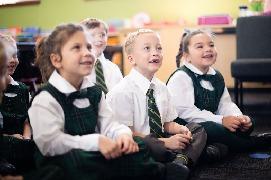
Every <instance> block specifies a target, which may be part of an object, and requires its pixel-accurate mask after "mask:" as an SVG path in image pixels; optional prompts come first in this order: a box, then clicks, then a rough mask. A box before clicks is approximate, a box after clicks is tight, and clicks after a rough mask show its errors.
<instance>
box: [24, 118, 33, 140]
mask: <svg viewBox="0 0 271 180" xmlns="http://www.w3.org/2000/svg"><path fill="white" fill-rule="evenodd" d="M31 134H32V132H31V126H30V123H29V121H28V119H26V120H25V121H24V131H23V137H24V139H31Z"/></svg>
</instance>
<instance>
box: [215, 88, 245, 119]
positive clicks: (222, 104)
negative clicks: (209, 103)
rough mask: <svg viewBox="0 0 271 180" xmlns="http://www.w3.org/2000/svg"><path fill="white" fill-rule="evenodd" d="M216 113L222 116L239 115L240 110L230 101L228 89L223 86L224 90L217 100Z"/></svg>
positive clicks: (240, 113)
mask: <svg viewBox="0 0 271 180" xmlns="http://www.w3.org/2000/svg"><path fill="white" fill-rule="evenodd" d="M216 114H221V115H223V116H240V115H242V112H241V111H240V109H239V108H238V107H237V105H236V104H235V103H233V102H232V100H231V96H230V94H229V92H228V89H227V88H226V87H225V89H224V92H223V94H222V96H221V99H220V101H219V105H218V108H217V112H216Z"/></svg>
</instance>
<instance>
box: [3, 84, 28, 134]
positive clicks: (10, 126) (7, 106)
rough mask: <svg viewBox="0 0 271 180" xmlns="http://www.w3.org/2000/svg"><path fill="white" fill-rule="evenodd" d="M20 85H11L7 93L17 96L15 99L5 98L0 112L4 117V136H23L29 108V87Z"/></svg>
mask: <svg viewBox="0 0 271 180" xmlns="http://www.w3.org/2000/svg"><path fill="white" fill-rule="evenodd" d="M18 83H19V85H11V84H9V85H8V87H7V89H6V90H5V91H4V94H5V93H13V94H16V96H14V97H8V96H5V95H4V96H3V99H2V104H1V105H0V111H1V113H2V115H3V133H4V134H23V128H24V122H25V119H26V118H27V110H28V108H29V92H28V87H27V86H26V85H25V84H23V83H21V82H18Z"/></svg>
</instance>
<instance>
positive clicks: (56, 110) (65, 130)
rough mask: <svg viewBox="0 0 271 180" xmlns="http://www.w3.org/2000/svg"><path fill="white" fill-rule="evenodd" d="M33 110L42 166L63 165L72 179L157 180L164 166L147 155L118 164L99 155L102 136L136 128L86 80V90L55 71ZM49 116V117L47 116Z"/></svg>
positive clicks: (117, 160)
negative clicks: (148, 178) (150, 179)
mask: <svg viewBox="0 0 271 180" xmlns="http://www.w3.org/2000/svg"><path fill="white" fill-rule="evenodd" d="M48 82H49V83H48V84H47V85H45V86H44V88H43V89H42V91H41V92H40V93H39V94H38V95H37V96H35V98H34V99H33V102H32V105H31V107H30V109H29V111H28V113H29V118H30V122H31V125H32V128H33V138H34V141H35V143H36V145H37V147H38V151H37V154H36V163H37V165H38V167H42V166H44V165H48V164H49V165H50V164H53V165H57V166H58V167H60V168H62V169H63V170H65V172H66V173H67V174H68V177H70V179H104V178H112V177H118V176H120V177H127V178H129V177H133V176H135V177H140V176H141V175H154V174H156V173H157V171H158V166H159V167H160V165H159V164H156V163H154V162H153V161H152V160H151V159H150V158H148V157H147V156H146V154H145V153H146V152H145V151H144V150H143V149H144V147H143V145H142V146H141V144H140V143H141V141H140V140H138V142H139V145H140V148H142V151H140V152H139V153H134V154H132V155H127V156H123V157H120V158H117V159H114V160H106V159H105V158H104V157H103V156H102V154H101V153H100V152H99V137H100V136H101V135H105V136H107V137H109V138H112V139H116V138H117V137H118V136H119V135H121V134H123V133H125V134H128V135H132V133H131V131H130V129H129V128H128V127H126V126H125V125H121V124H119V123H118V122H116V121H115V120H114V117H113V116H112V111H111V110H110V108H109V107H108V105H107V103H106V101H105V97H104V94H103V93H102V91H101V89H100V87H98V86H95V85H94V84H93V83H91V82H90V81H89V80H88V78H86V77H85V78H84V80H83V82H82V85H81V87H80V91H76V89H75V88H74V87H73V86H72V85H71V84H70V83H69V82H67V81H66V80H65V79H64V78H63V77H62V76H60V75H59V74H58V73H57V72H56V71H54V72H53V73H52V75H51V77H50V79H49V81H48ZM41 114H44V116H41Z"/></svg>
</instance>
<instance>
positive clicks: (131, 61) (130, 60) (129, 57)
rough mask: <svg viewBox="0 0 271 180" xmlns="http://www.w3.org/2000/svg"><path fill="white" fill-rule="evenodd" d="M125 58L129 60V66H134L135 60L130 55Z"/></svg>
mask: <svg viewBox="0 0 271 180" xmlns="http://www.w3.org/2000/svg"><path fill="white" fill-rule="evenodd" d="M127 58H128V60H129V62H130V63H131V65H135V60H134V58H133V57H132V56H131V55H128V56H127Z"/></svg>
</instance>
